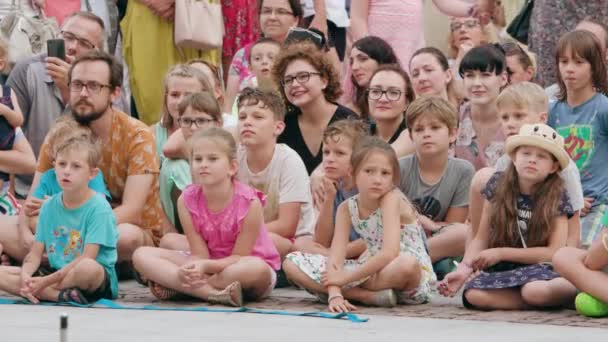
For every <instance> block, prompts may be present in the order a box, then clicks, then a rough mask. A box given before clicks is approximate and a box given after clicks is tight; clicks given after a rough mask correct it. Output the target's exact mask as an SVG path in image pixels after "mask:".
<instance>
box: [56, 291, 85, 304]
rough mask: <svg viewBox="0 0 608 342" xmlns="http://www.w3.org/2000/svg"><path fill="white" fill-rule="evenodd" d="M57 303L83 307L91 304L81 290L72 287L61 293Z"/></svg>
mask: <svg viewBox="0 0 608 342" xmlns="http://www.w3.org/2000/svg"><path fill="white" fill-rule="evenodd" d="M57 303H77V304H82V305H87V304H89V301H88V300H87V298H86V297H85V296H84V294H82V291H80V289H79V288H76V287H72V288H69V289H63V290H61V291H59V295H57Z"/></svg>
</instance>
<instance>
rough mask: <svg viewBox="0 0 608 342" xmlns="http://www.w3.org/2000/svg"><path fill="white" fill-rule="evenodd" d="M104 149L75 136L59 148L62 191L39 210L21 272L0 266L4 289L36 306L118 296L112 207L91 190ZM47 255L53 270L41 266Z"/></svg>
mask: <svg viewBox="0 0 608 342" xmlns="http://www.w3.org/2000/svg"><path fill="white" fill-rule="evenodd" d="M100 154H101V152H100V148H99V146H98V145H97V144H95V143H94V142H93V141H92V140H91V139H90V138H89V137H83V136H76V137H72V138H70V139H68V140H66V141H64V142H62V143H61V144H60V145H59V146H57V147H56V148H55V156H54V157H55V173H56V177H57V181H58V183H59V186H60V187H61V190H62V191H61V192H60V193H58V194H56V195H54V196H53V197H51V198H50V199H48V200H47V201H46V202H45V203H44V204H43V205H42V208H41V210H40V217H39V220H38V226H37V229H36V237H35V242H34V243H33V245H32V248H31V250H30V252H29V254H28V255H27V256H26V257H25V260H24V262H23V265H22V267H10V266H4V267H0V290H4V291H6V292H9V293H11V294H13V295H17V296H22V297H25V298H26V299H28V300H29V301H31V302H33V303H38V302H40V301H41V300H43V301H53V302H77V303H80V304H86V303H89V302H94V301H97V300H99V299H102V298H107V299H113V298H116V297H117V296H118V278H117V276H116V272H115V270H114V265H115V263H116V259H117V252H116V244H117V241H118V230H117V228H116V217H115V216H114V213H113V212H112V208H111V206H110V204H109V203H108V201H107V200H106V199H105V197H104V196H103V195H102V194H99V193H97V192H95V191H94V190H92V189H90V188H89V182H90V181H91V179H93V178H95V176H96V175H97V172H98V169H97V163H98V162H99V159H100ZM44 252H46V253H47V255H48V261H49V266H50V267H49V268H47V267H44V266H42V267H41V261H42V255H43V253H44Z"/></svg>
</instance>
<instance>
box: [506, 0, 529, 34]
mask: <svg viewBox="0 0 608 342" xmlns="http://www.w3.org/2000/svg"><path fill="white" fill-rule="evenodd" d="M533 8H534V0H528V1H527V2H526V3H525V4H524V7H523V8H522V9H521V11H520V12H519V13H518V14H517V15H516V16H515V18H513V20H512V21H511V23H510V24H509V26H508V27H507V33H508V34H509V35H510V36H511V37H513V38H514V39H515V40H517V41H518V42H520V43H522V44H526V45H527V44H528V32H529V31H530V18H532V9H533Z"/></svg>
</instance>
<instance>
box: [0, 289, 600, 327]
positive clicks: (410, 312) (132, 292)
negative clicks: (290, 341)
mask: <svg viewBox="0 0 608 342" xmlns="http://www.w3.org/2000/svg"><path fill="white" fill-rule="evenodd" d="M120 288H121V290H120V298H119V299H118V300H117V302H119V303H121V304H127V305H136V306H144V305H149V304H153V305H158V306H163V307H193V306H206V305H207V304H206V303H201V302H194V301H185V302H171V303H167V302H160V301H158V300H156V298H155V297H153V296H152V295H151V294H150V293H149V291H148V290H147V288H145V287H143V286H141V285H139V284H137V283H136V282H135V281H123V282H121V283H120ZM0 296H2V297H6V296H5V295H0ZM247 306H248V307H251V308H259V309H273V310H289V311H301V312H309V311H323V310H325V309H326V306H325V305H323V304H320V303H319V302H317V301H316V299H315V298H314V297H312V296H311V295H309V294H308V293H306V292H304V291H300V290H296V289H294V288H286V289H275V290H274V291H273V294H272V296H271V297H270V298H268V299H267V300H265V301H263V302H259V303H248V304H247ZM214 307H218V306H214ZM357 313H358V314H360V315H362V316H396V317H414V318H435V319H450V320H452V319H455V320H470V321H502V322H511V323H525V324H541V325H557V326H572V327H588V328H605V329H608V318H601V319H590V318H585V317H582V316H580V315H578V314H577V313H576V312H575V311H574V310H553V311H492V312H484V311H475V310H467V309H464V308H463V307H462V304H461V300H460V297H455V298H444V297H441V296H439V295H436V296H435V297H434V298H433V301H432V302H431V303H430V304H425V305H411V306H406V305H402V306H398V307H395V308H391V309H386V308H370V307H359V311H358V312H357Z"/></svg>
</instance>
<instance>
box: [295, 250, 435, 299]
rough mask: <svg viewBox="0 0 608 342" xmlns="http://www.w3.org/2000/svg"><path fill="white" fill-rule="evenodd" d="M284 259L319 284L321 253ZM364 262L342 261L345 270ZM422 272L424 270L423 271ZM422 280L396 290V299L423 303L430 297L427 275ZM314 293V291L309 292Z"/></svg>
mask: <svg viewBox="0 0 608 342" xmlns="http://www.w3.org/2000/svg"><path fill="white" fill-rule="evenodd" d="M364 256H365V255H364ZM286 259H287V260H289V261H291V262H293V263H294V264H295V265H296V266H297V267H298V268H299V269H300V271H302V272H304V274H306V275H307V276H308V277H309V278H310V279H312V280H313V281H314V282H316V283H317V284H321V275H322V274H323V272H325V270H326V268H327V257H326V256H323V255H321V254H310V253H303V252H293V253H290V254H288V255H287V256H286ZM363 263H364V261H363V260H361V258H360V259H359V260H352V259H347V260H345V261H344V266H343V267H344V269H345V270H347V271H353V270H355V269H357V268H359V267H361V265H362V264H363ZM423 272H424V271H423ZM370 278H371V277H366V278H363V279H359V280H357V281H355V282H352V283H349V284H347V285H346V286H344V288H345V289H350V288H353V287H357V286H359V285H361V284H363V283H365V282H366V281H368V280H369V279H370ZM422 278H423V280H422V281H421V282H420V285H419V286H418V287H417V288H416V289H413V290H397V291H396V292H397V299H398V302H399V303H400V304H423V303H426V302H428V301H429V300H430V298H431V291H432V290H431V284H430V282H429V281H427V278H428V277H425V276H424V275H423V277H422ZM311 294H313V295H316V294H314V293H311Z"/></svg>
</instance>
